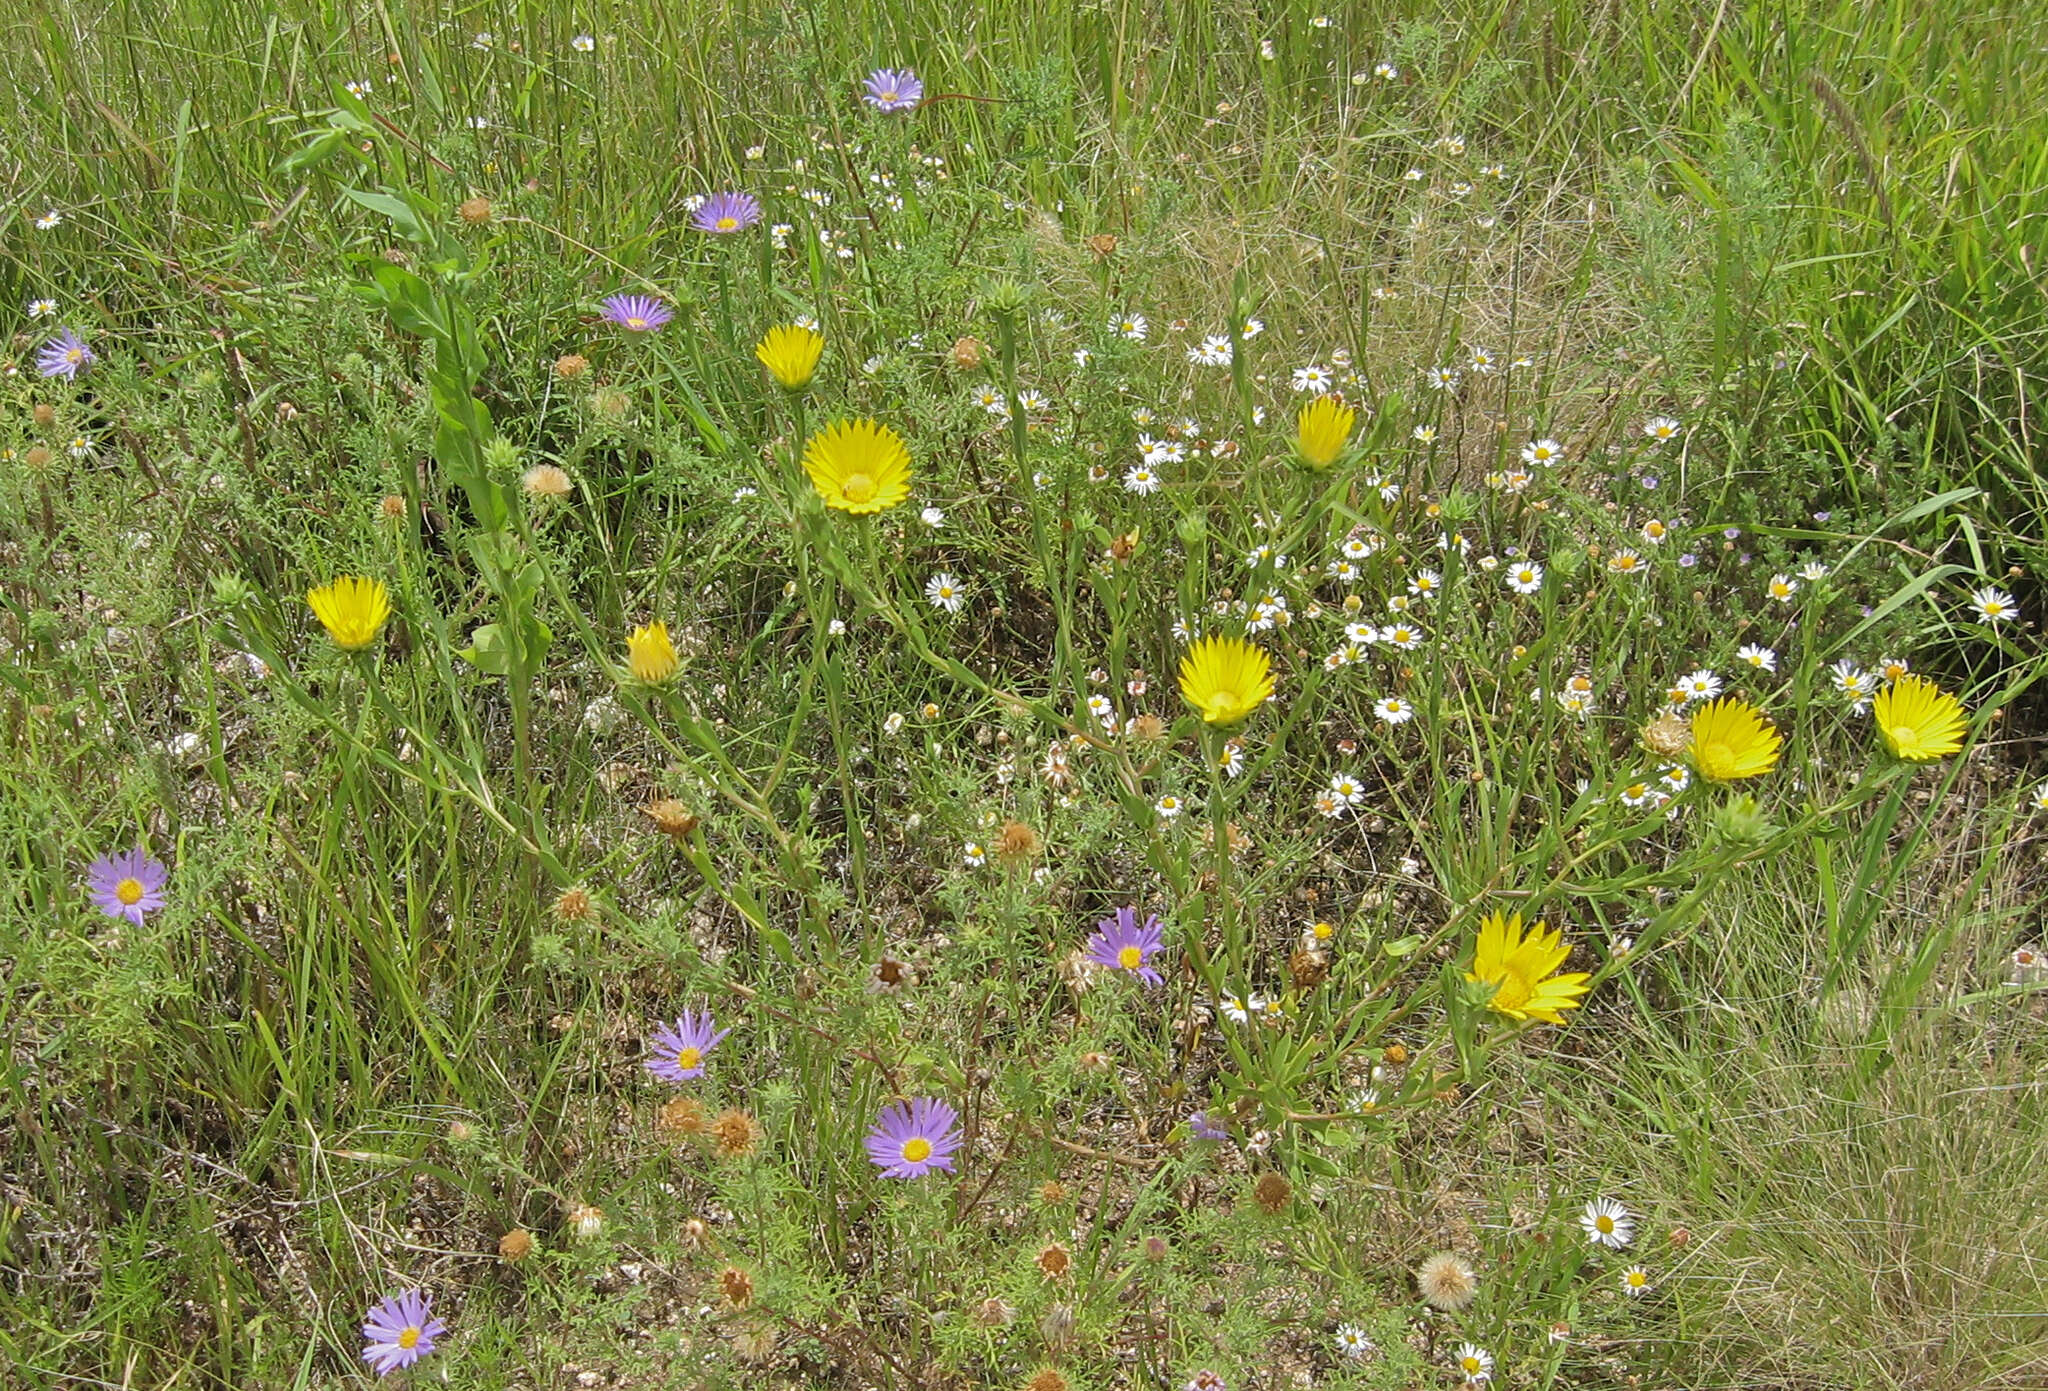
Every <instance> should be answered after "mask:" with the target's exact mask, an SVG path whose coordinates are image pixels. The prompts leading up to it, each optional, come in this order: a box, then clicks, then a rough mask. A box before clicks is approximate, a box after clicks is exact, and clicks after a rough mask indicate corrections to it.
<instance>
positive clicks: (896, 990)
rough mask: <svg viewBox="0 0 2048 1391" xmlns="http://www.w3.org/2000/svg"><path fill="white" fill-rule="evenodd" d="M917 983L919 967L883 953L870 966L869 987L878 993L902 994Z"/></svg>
mask: <svg viewBox="0 0 2048 1391" xmlns="http://www.w3.org/2000/svg"><path fill="white" fill-rule="evenodd" d="M916 984H917V968H916V967H914V966H912V965H911V964H910V963H909V962H907V961H899V960H897V959H896V958H895V957H893V956H890V955H888V954H887V953H886V952H885V953H883V954H882V955H881V956H880V957H879V958H877V959H876V961H875V964H874V965H872V966H870V967H868V989H869V990H870V991H871V992H873V993H874V994H877V995H900V994H902V993H903V992H904V991H906V990H908V989H909V988H910V987H911V986H913V985H916Z"/></svg>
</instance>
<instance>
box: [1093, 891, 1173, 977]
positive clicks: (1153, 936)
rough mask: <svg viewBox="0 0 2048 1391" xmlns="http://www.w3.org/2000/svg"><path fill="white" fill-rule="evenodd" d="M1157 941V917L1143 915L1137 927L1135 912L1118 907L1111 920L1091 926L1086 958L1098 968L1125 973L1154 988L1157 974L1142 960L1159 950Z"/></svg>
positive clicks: (1131, 909) (1160, 942)
mask: <svg viewBox="0 0 2048 1391" xmlns="http://www.w3.org/2000/svg"><path fill="white" fill-rule="evenodd" d="M1161 938H1162V933H1161V931H1160V927H1159V919H1158V918H1156V917H1153V916H1151V915H1150V914H1147V915H1146V918H1145V921H1144V923H1143V924H1142V925H1140V924H1139V922H1138V910H1137V909H1135V908H1119V909H1117V910H1116V916H1115V917H1113V918H1104V919H1103V920H1102V921H1101V922H1099V923H1097V924H1095V935H1094V936H1093V937H1090V938H1089V939H1088V959H1089V960H1090V961H1093V962H1094V963H1095V964H1096V965H1098V966H1108V967H1111V968H1113V969H1115V970H1119V971H1129V972H1130V973H1131V974H1133V975H1135V976H1136V977H1137V978H1138V979H1139V980H1141V981H1143V982H1145V984H1147V985H1157V984H1159V972H1158V971H1156V970H1154V969H1153V968H1152V967H1151V966H1149V965H1147V964H1146V958H1148V957H1150V956H1151V955H1152V953H1153V952H1156V951H1158V950H1159V948H1160V946H1161V945H1162V940H1161Z"/></svg>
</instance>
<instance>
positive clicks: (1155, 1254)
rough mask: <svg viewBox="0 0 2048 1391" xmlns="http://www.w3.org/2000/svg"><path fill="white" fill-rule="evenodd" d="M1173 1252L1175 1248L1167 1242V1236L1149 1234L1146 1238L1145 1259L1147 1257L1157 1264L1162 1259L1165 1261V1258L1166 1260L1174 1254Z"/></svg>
mask: <svg viewBox="0 0 2048 1391" xmlns="http://www.w3.org/2000/svg"><path fill="white" fill-rule="evenodd" d="M1172 1254H1173V1248H1172V1247H1171V1246H1168V1245H1167V1244H1166V1238H1165V1237H1163V1236H1148V1237H1146V1238H1145V1259H1146V1260H1148V1261H1151V1262H1152V1263H1154V1264H1155V1265H1156V1264H1158V1263H1159V1262H1160V1261H1163V1260H1165V1259H1166V1258H1167V1257H1168V1256H1170V1255H1172Z"/></svg>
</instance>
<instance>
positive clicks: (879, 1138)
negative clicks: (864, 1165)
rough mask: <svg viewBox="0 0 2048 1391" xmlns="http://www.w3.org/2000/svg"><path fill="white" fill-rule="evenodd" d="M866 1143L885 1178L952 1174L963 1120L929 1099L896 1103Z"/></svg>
mask: <svg viewBox="0 0 2048 1391" xmlns="http://www.w3.org/2000/svg"><path fill="white" fill-rule="evenodd" d="M862 1143H863V1144H865V1145H866V1146H867V1151H868V1158H870V1159H872V1160H874V1161H875V1164H876V1166H877V1167H879V1168H880V1169H881V1171H882V1177H883V1178H923V1177H924V1176H925V1175H926V1174H928V1173H930V1172H931V1171H932V1170H934V1169H944V1170H945V1171H946V1172H947V1173H949V1174H950V1173H952V1172H953V1151H954V1150H957V1149H959V1148H960V1117H959V1114H958V1113H957V1112H956V1111H954V1109H953V1108H952V1107H951V1106H949V1105H947V1104H946V1103H945V1102H943V1101H938V1100H935V1099H934V1098H932V1097H928V1096H917V1097H912V1098H910V1099H909V1100H908V1101H892V1102H890V1103H889V1104H888V1105H887V1106H884V1107H883V1108H882V1110H881V1112H880V1114H878V1115H877V1116H876V1117H875V1128H874V1129H872V1130H870V1131H869V1132H868V1134H867V1138H866V1139H865V1140H864V1141H862Z"/></svg>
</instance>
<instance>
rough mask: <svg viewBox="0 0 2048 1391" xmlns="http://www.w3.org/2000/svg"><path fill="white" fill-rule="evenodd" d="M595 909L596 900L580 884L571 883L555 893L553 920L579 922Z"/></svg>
mask: <svg viewBox="0 0 2048 1391" xmlns="http://www.w3.org/2000/svg"><path fill="white" fill-rule="evenodd" d="M596 911H597V901H596V900H595V899H593V898H592V897H591V896H590V890H588V889H586V888H584V887H583V886H582V885H581V884H571V885H570V886H569V887H568V888H566V889H564V890H562V891H561V892H560V893H558V894H556V895H555V921H557V922H565V923H580V922H582V921H584V920H585V919H586V918H588V917H590V915H591V914H593V913H595V912H596Z"/></svg>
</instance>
